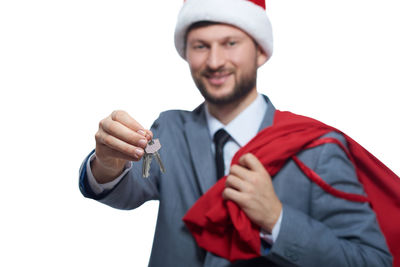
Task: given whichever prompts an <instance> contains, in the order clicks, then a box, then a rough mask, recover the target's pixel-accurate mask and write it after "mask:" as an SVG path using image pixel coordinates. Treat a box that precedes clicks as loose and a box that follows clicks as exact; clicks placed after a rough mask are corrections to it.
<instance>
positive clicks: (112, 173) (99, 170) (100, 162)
mask: <svg viewBox="0 0 400 267" xmlns="http://www.w3.org/2000/svg"><path fill="white" fill-rule="evenodd" d="M152 138H153V133H152V132H151V131H150V130H146V129H144V128H143V126H142V125H140V124H139V123H138V122H137V121H136V120H135V119H133V118H132V117H131V116H130V115H129V114H128V113H127V112H125V111H121V110H117V111H113V112H112V113H111V115H110V116H108V117H107V118H105V119H103V120H101V121H100V123H99V129H98V131H97V133H96V135H95V139H96V158H95V160H93V162H92V165H91V168H92V173H93V176H94V177H95V178H96V180H97V182H98V183H100V184H103V183H107V182H110V181H112V180H114V179H115V178H116V177H118V176H119V175H120V174H121V173H122V171H123V170H124V166H125V164H126V163H127V161H139V160H140V159H141V158H142V157H143V155H144V149H145V148H146V146H147V143H148V142H149V141H150V140H152Z"/></svg>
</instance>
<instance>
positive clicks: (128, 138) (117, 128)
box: [99, 118, 147, 148]
mask: <svg viewBox="0 0 400 267" xmlns="http://www.w3.org/2000/svg"><path fill="white" fill-rule="evenodd" d="M99 129H100V131H101V130H102V131H104V132H105V133H104V134H105V135H110V136H113V137H115V138H117V139H119V140H121V141H123V142H125V143H128V144H130V145H133V146H136V147H141V148H145V147H146V145H147V138H146V132H145V131H144V130H141V129H140V130H134V129H132V128H128V127H127V126H126V125H124V124H122V123H121V122H119V121H114V120H112V119H110V118H106V119H104V120H102V121H101V122H100V125H99Z"/></svg>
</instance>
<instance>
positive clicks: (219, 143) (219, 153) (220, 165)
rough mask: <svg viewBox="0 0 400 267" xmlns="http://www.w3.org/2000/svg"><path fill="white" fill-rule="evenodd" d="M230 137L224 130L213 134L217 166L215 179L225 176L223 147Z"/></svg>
mask: <svg viewBox="0 0 400 267" xmlns="http://www.w3.org/2000/svg"><path fill="white" fill-rule="evenodd" d="M229 138H230V135H229V134H228V133H227V132H226V131H225V130H224V129H219V130H218V131H217V132H216V133H215V134H214V143H215V163H216V165H217V179H219V178H222V177H223V176H224V174H225V163H224V145H225V144H226V142H228V140H229Z"/></svg>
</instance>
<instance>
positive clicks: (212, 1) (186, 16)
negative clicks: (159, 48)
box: [175, 0, 273, 59]
mask: <svg viewBox="0 0 400 267" xmlns="http://www.w3.org/2000/svg"><path fill="white" fill-rule="evenodd" d="M200 21H212V22H218V23H226V24H230V25H233V26H235V27H238V28H239V29H241V30H243V31H245V32H246V33H247V34H249V35H250V36H251V37H253V38H254V40H255V41H256V42H257V43H258V45H259V46H260V47H261V48H262V49H263V50H264V52H266V54H267V56H268V58H270V57H271V55H272V50H273V49H272V48H273V40H272V27H271V23H270V21H269V19H268V16H267V13H266V12H265V0H186V1H185V3H184V4H183V7H182V9H181V11H180V12H179V15H178V21H177V23H176V27H175V47H176V50H177V51H178V53H179V55H180V56H181V57H182V58H183V59H185V42H186V32H187V30H188V28H189V27H190V26H191V25H192V24H193V23H196V22H200Z"/></svg>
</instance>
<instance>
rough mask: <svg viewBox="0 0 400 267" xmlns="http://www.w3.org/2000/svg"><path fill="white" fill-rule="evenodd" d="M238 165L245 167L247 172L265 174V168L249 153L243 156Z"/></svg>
mask: <svg viewBox="0 0 400 267" xmlns="http://www.w3.org/2000/svg"><path fill="white" fill-rule="evenodd" d="M239 164H240V165H241V166H243V167H246V168H247V169H249V170H252V171H255V172H265V171H266V170H265V168H264V166H263V165H262V163H261V162H260V161H259V160H258V158H257V157H256V156H254V155H253V154H251V153H247V154H245V155H243V156H242V157H241V158H240V159H239Z"/></svg>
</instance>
